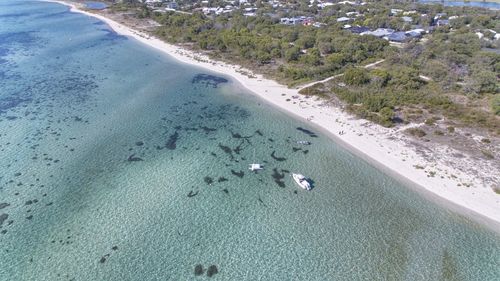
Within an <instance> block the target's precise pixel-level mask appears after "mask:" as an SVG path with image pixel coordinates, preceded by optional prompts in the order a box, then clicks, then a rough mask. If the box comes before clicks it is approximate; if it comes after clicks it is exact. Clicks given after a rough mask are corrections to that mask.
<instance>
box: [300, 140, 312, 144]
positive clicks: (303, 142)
mask: <svg viewBox="0 0 500 281" xmlns="http://www.w3.org/2000/svg"><path fill="white" fill-rule="evenodd" d="M297 144H303V145H310V144H311V142H310V141H304V140H301V141H297Z"/></svg>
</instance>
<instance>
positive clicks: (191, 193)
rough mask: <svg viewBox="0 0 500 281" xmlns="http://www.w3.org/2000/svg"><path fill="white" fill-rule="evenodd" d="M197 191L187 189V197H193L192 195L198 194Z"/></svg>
mask: <svg viewBox="0 0 500 281" xmlns="http://www.w3.org/2000/svg"><path fill="white" fill-rule="evenodd" d="M198 192H199V191H196V192H193V191H192V190H191V191H189V193H188V197H194V196H196V195H198Z"/></svg>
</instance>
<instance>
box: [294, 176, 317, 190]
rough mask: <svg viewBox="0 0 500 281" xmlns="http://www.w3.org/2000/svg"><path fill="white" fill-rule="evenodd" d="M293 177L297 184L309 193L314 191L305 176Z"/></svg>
mask: <svg viewBox="0 0 500 281" xmlns="http://www.w3.org/2000/svg"><path fill="white" fill-rule="evenodd" d="M292 177H293V179H294V180H295V182H296V183H297V184H298V185H299V186H300V187H302V188H303V189H305V190H307V191H309V190H311V189H312V186H311V183H310V182H309V181H308V180H307V179H306V177H304V176H303V175H301V174H292Z"/></svg>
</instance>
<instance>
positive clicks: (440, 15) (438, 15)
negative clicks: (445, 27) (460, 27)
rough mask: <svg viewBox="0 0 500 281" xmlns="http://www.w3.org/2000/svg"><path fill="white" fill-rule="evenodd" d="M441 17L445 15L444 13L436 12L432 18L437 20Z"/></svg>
mask: <svg viewBox="0 0 500 281" xmlns="http://www.w3.org/2000/svg"><path fill="white" fill-rule="evenodd" d="M443 17H446V13H437V14H436V15H435V16H434V20H438V19H440V18H443Z"/></svg>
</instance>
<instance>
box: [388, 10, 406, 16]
mask: <svg viewBox="0 0 500 281" xmlns="http://www.w3.org/2000/svg"><path fill="white" fill-rule="evenodd" d="M402 12H403V10H401V9H391V16H396V15H398V14H399V13H402Z"/></svg>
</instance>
